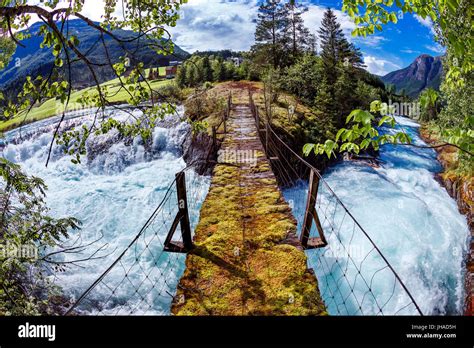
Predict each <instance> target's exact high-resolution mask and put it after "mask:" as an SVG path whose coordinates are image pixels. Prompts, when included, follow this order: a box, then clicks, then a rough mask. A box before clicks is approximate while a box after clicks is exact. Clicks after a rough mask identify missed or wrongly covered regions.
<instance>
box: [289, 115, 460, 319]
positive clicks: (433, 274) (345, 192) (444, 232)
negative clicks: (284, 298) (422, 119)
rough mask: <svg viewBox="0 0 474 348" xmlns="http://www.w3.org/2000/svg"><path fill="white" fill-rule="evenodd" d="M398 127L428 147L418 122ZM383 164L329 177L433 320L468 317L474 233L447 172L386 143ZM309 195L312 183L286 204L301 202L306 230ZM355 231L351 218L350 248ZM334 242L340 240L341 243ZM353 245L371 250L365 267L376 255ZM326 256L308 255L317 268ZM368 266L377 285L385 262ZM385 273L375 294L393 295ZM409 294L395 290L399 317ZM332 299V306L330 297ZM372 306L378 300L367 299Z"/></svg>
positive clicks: (339, 170)
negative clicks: (473, 235) (442, 175)
mask: <svg viewBox="0 0 474 348" xmlns="http://www.w3.org/2000/svg"><path fill="white" fill-rule="evenodd" d="M397 122H398V126H397V131H399V130H404V131H405V132H406V133H408V134H409V135H410V136H411V137H412V139H413V142H414V144H417V145H426V144H425V143H424V142H423V141H422V140H421V139H420V136H419V125H418V124H417V123H415V122H413V121H411V120H409V119H407V118H402V117H397ZM385 131H391V132H393V131H394V130H385ZM380 159H381V161H382V165H381V166H380V168H372V167H370V166H368V165H365V164H357V163H355V162H351V161H343V162H340V163H338V164H336V165H335V166H333V167H332V168H330V169H329V170H328V171H326V173H325V174H324V178H325V180H326V181H327V183H328V184H329V185H330V187H331V188H332V189H333V190H334V191H335V193H336V194H337V195H338V196H339V198H340V199H341V201H342V202H343V203H344V204H345V205H346V206H347V207H348V208H349V211H350V212H351V213H352V214H353V215H354V217H355V218H356V219H357V220H358V221H359V223H360V224H361V225H362V226H363V228H364V229H365V230H366V231H367V233H368V234H369V235H370V237H371V238H372V239H373V240H374V242H375V244H376V245H377V246H378V247H379V248H380V250H381V251H382V253H383V254H384V255H385V257H386V258H387V259H388V261H389V262H390V263H391V264H392V266H393V267H394V269H395V270H396V272H397V273H398V274H399V276H400V278H401V279H402V281H403V282H404V283H405V285H406V286H407V288H408V289H409V291H410V292H411V294H412V295H413V297H414V299H415V301H416V303H417V304H418V305H419V306H420V309H421V310H422V312H423V313H424V314H432V315H447V314H448V315H461V314H462V313H463V305H464V291H465V289H464V279H465V274H464V272H465V266H464V261H463V260H464V257H465V255H466V253H467V246H468V243H467V240H468V236H469V230H468V226H467V221H466V218H465V217H464V216H463V215H462V214H460V213H459V211H458V207H457V205H456V202H455V201H454V200H453V199H452V198H451V197H450V196H449V195H448V193H447V192H446V190H445V189H444V188H443V187H442V186H441V185H440V183H439V182H438V181H437V180H436V179H435V174H436V173H438V172H440V171H441V170H442V167H441V165H440V164H439V162H438V161H437V159H436V153H435V151H434V150H432V149H427V148H416V147H412V146H393V145H386V146H383V147H382V148H381V151H380ZM298 191H300V192H298ZM320 191H321V192H320V195H322V196H323V200H324V199H327V197H328V193H327V192H325V190H324V189H320ZM306 192H307V184H304V185H302V186H301V187H299V188H294V189H290V190H287V191H286V192H285V196H286V198H287V199H289V200H292V201H294V204H295V208H294V212H295V216H297V218H298V220H300V221H299V224H300V227H301V223H302V221H301V217H302V216H303V213H302V212H304V209H305V202H304V199H301V198H300V199H298V200H294V198H295V197H305V195H306ZM330 209H331V208H330ZM323 214H324V212H320V215H323ZM337 214H338V216H336V219H335V220H336V221H342V220H341V218H342V214H341V213H340V212H338V213H337ZM338 218H339V219H338ZM323 225H324V224H323ZM349 226H352V225H350V224H349V223H348V219H347V218H346V220H345V221H344V223H343V224H342V233H341V236H342V237H341V238H342V239H345V242H344V243H346V244H348V242H349V240H350V238H351V231H352V227H351V228H350V229H349V228H348V227H349ZM326 228H328V227H327V226H326ZM344 229H345V231H344ZM332 243H337V241H336V240H333V241H332ZM329 244H331V240H330V241H329ZM351 246H352V247H354V248H355V250H356V251H357V250H363V251H364V252H361V253H360V257H359V260H358V262H361V261H362V260H363V258H364V255H366V253H367V252H368V251H370V250H371V246H370V244H369V242H368V240H367V239H366V238H363V237H357V235H356V237H354V238H353V240H352V241H351ZM318 252H320V251H314V250H312V251H308V252H307V255H308V258H309V264H310V265H314V264H315V263H316V261H317V257H318ZM340 257H342V258H344V257H347V255H345V256H344V254H343V255H342V256H340ZM356 257H357V255H356ZM329 262H331V260H330V261H329ZM364 262H365V263H364V267H365V269H368V270H371V272H373V273H370V272H367V277H368V279H369V280H370V276H371V275H372V274H374V272H375V271H376V270H377V269H379V268H380V264H382V263H381V260H380V258H376V257H374V253H372V254H371V255H370V257H368V258H367V259H366V260H365V261H364ZM348 264H349V270H348V273H349V276H348V278H350V279H351V280H352V279H355V277H354V275H355V274H356V271H355V269H354V270H352V274H351V269H350V268H351V267H352V265H351V263H350V262H349V263H348ZM314 270H315V272H316V275H317V276H318V279H319V281H320V288H324V287H325V286H326V285H325V280H326V279H327V277H328V275H327V274H326V273H325V272H324V271H323V270H322V269H321V268H318V267H316V268H315V269H314ZM379 274H380V275H379ZM379 274H377V276H376V277H375V281H374V286H373V289H372V290H373V292H374V293H376V294H377V293H378V294H389V293H390V292H391V291H392V288H391V284H392V280H391V279H390V277H388V274H385V275H384V274H383V272H380V273H379ZM358 281H360V279H359V280H358ZM340 283H343V281H341V282H340ZM355 284H356V286H355V289H354V291H355V292H357V291H358V290H359V291H360V292H361V296H360V298H362V295H363V294H364V291H365V290H366V288H364V287H363V286H362V285H363V284H358V283H355ZM333 286H334V284H333ZM357 287H359V288H360V289H357ZM322 290H324V289H322ZM349 290H350V289H349ZM333 291H334V292H337V291H335V290H334V289H333ZM325 293H326V296H331V294H334V293H332V292H331V291H329V292H328V291H326V292H325ZM404 295H405V294H402V291H401V289H397V290H396V291H395V300H393V299H392V300H391V301H392V302H394V304H392V303H389V304H388V305H387V307H386V308H387V311H386V314H394V313H391V310H393V312H396V309H397V308H401V305H400V303H401V301H402V300H405V301H406V300H407V298H406V296H405V298H404V299H403V297H404ZM386 298H388V295H387V296H386ZM366 299H367V297H366ZM326 300H328V303H329V302H331V301H329V298H326ZM397 301H399V302H400V303H397ZM340 302H342V300H341V301H340ZM367 302H370V301H367V300H366V303H367ZM382 303H383V301H382ZM396 305H398V307H397V306H396ZM391 306H392V307H393V309H392V308H391ZM374 307H375V306H374ZM339 309H341V307H339ZM343 309H344V308H343ZM364 309H365V311H364V313H373V314H377V309H376V308H364ZM384 309H385V308H384ZM329 313H330V314H338V312H337V308H335V307H334V306H330V307H329ZM402 314H416V311H415V308H414V307H413V306H412V307H411V308H408V309H407V310H406V311H404V312H402Z"/></svg>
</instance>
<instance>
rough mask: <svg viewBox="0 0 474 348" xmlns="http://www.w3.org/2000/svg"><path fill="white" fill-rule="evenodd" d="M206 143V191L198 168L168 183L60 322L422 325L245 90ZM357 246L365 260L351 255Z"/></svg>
mask: <svg viewBox="0 0 474 348" xmlns="http://www.w3.org/2000/svg"><path fill="white" fill-rule="evenodd" d="M234 100H235V101H237V102H234ZM219 130H222V131H221V132H219ZM212 139H213V140H212V144H213V146H212V150H213V152H214V153H217V154H218V158H217V161H215V160H213V155H212V154H210V155H209V156H208V158H207V161H210V162H217V163H216V165H215V168H214V171H213V175H212V180H211V183H210V187H209V189H208V190H207V189H203V187H205V186H206V185H209V184H208V182H207V181H206V179H205V178H203V177H201V176H199V175H197V174H196V173H195V172H194V171H193V167H194V165H195V164H190V165H189V166H188V167H187V168H185V169H184V170H183V171H181V172H179V173H177V174H176V179H175V181H174V182H173V183H170V185H169V187H168V190H167V191H166V194H165V195H164V197H163V199H162V201H161V203H160V204H159V205H158V207H157V208H156V210H155V211H154V212H153V213H152V214H151V216H150V218H149V220H148V221H147V222H146V224H145V225H144V226H143V227H142V228H141V230H140V231H139V232H138V233H137V234H136V235H135V237H134V238H133V239H132V240H131V241H130V244H129V245H128V247H127V248H126V249H125V250H123V252H122V253H121V254H120V255H119V256H118V257H117V258H116V259H115V260H114V261H113V262H112V263H111V264H110V265H108V267H107V268H106V269H105V270H104V272H103V273H102V274H101V275H100V277H98V279H97V280H96V281H95V282H94V283H93V284H91V285H90V286H89V287H88V288H87V289H86V290H85V291H84V292H83V293H82V294H80V296H78V297H77V299H76V300H75V301H74V304H73V305H72V306H71V307H70V308H69V310H68V311H67V314H69V315H71V314H94V315H134V314H165V315H166V314H174V315H327V314H328V313H329V314H334V315H384V314H391V315H393V314H410V315H422V312H421V309H420V308H419V306H418V305H417V303H416V302H415V300H414V298H413V296H412V294H411V293H410V291H409V289H408V288H407V286H406V285H405V284H404V282H403V280H402V279H401V278H400V277H399V275H398V274H397V273H396V270H395V269H394V268H393V267H392V266H391V264H390V262H389V260H387V258H386V257H385V256H384V255H383V252H382V251H381V250H380V249H379V248H378V247H377V245H376V244H375V243H374V241H373V240H372V239H371V237H370V235H369V234H368V233H367V232H366V231H365V230H364V228H363V227H362V226H361V225H360V224H359V223H358V222H357V220H356V219H355V218H354V216H353V215H352V214H351V212H350V211H349V210H348V209H347V207H346V206H345V205H344V203H343V202H342V201H341V200H340V199H339V198H338V197H337V195H336V193H335V192H334V191H333V190H332V189H331V187H329V185H328V184H327V183H326V182H325V180H324V178H323V177H322V176H321V174H320V172H319V171H318V170H317V169H316V168H315V167H313V166H312V165H311V164H310V163H308V162H307V161H306V160H305V159H303V158H302V157H301V156H300V155H299V154H298V153H296V152H295V151H294V150H293V149H292V148H291V147H290V146H289V145H288V144H287V142H286V141H285V140H284V139H282V137H281V136H280V135H278V134H277V132H276V131H275V129H274V128H273V127H272V122H271V118H270V117H267V116H262V113H261V112H260V108H259V106H258V105H256V103H255V100H254V96H253V95H252V93H251V91H250V90H246V89H242V88H240V89H235V90H233V91H232V94H230V95H229V98H228V100H227V105H226V108H225V111H224V112H223V114H222V122H221V125H220V126H219V127H215V128H214V129H213V134H212ZM203 192H204V193H203ZM361 242H362V243H363V244H364V245H366V246H367V247H366V248H365V249H363V250H359V249H357V248H355V247H354V246H355V245H360V244H361Z"/></svg>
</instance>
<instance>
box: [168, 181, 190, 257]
mask: <svg viewBox="0 0 474 348" xmlns="http://www.w3.org/2000/svg"><path fill="white" fill-rule="evenodd" d="M176 190H177V195H178V209H179V210H178V213H177V214H176V217H175V218H174V220H173V224H172V225H171V228H170V230H169V232H168V235H167V236H166V239H165V242H164V248H163V249H164V251H168V252H175V253H186V252H188V251H190V250H191V249H192V248H193V240H192V236H191V224H190V222H189V213H188V200H187V197H186V177H185V174H184V172H180V173H178V174H176ZM178 224H180V227H181V237H182V240H183V241H182V242H176V241H173V240H172V239H173V236H174V234H175V232H176V228H178Z"/></svg>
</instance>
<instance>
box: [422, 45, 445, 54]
mask: <svg viewBox="0 0 474 348" xmlns="http://www.w3.org/2000/svg"><path fill="white" fill-rule="evenodd" d="M425 48H426V49H428V50H430V51H431V52H435V53H438V54H444V52H445V51H446V49H445V48H444V47H443V46H441V45H440V44H439V43H435V44H434V45H425Z"/></svg>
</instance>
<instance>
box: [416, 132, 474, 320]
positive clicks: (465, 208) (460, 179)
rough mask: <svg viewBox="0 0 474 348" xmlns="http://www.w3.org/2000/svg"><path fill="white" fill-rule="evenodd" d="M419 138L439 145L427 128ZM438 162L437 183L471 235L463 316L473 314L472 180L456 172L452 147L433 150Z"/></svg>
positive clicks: (473, 215) (454, 153)
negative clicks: (454, 203)
mask: <svg viewBox="0 0 474 348" xmlns="http://www.w3.org/2000/svg"><path fill="white" fill-rule="evenodd" d="M420 135H421V137H422V138H423V139H424V140H425V141H426V142H427V143H428V144H439V137H438V135H437V134H436V133H434V132H431V131H430V130H429V129H428V127H426V126H425V127H422V128H421V129H420ZM435 150H436V152H437V153H438V160H439V162H440V163H441V165H442V166H443V168H444V171H443V172H442V173H439V174H438V179H439V181H440V182H441V183H442V184H443V186H444V187H445V188H446V191H447V192H448V193H449V195H450V196H451V197H452V198H453V199H454V200H456V202H457V204H458V207H459V211H460V212H461V213H462V214H464V215H466V217H467V222H468V226H469V230H470V233H471V238H470V245H469V253H468V255H467V259H466V307H465V315H473V314H474V178H473V177H472V176H468V175H461V174H459V173H458V172H457V171H456V167H457V153H458V150H457V149H456V148H454V147H452V146H444V147H439V148H436V149H435Z"/></svg>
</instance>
